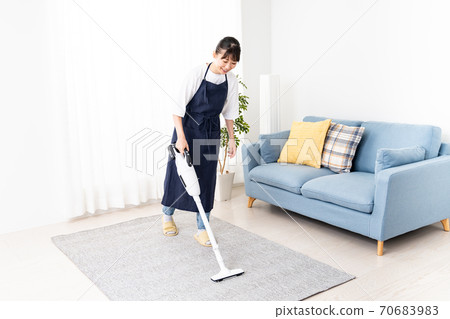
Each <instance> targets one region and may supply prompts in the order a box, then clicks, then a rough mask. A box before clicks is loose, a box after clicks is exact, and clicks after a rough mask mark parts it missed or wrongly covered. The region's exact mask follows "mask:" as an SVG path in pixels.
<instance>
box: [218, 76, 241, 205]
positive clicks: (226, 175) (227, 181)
mask: <svg viewBox="0 0 450 319" xmlns="http://www.w3.org/2000/svg"><path fill="white" fill-rule="evenodd" d="M236 77H237V79H238V81H239V84H240V85H242V87H243V88H245V89H247V86H246V85H245V84H244V82H242V81H241V79H240V78H239V75H236ZM248 99H249V97H248V96H246V95H244V94H242V93H240V92H239V116H238V118H237V119H236V120H235V121H234V123H233V130H234V139H235V142H236V149H237V148H238V147H239V143H240V140H239V137H238V135H239V134H242V133H248V131H249V130H250V126H249V125H248V123H247V122H245V121H244V116H243V113H244V111H247V106H248ZM228 141H229V136H228V130H227V128H226V127H222V128H221V129H220V147H221V148H222V149H223V150H224V151H223V159H222V160H221V159H220V157H219V172H218V174H217V183H216V193H215V199H216V200H218V201H224V200H229V199H230V198H231V188H232V187H233V180H234V172H229V171H228V170H225V164H226V160H227V155H228V154H227V153H228Z"/></svg>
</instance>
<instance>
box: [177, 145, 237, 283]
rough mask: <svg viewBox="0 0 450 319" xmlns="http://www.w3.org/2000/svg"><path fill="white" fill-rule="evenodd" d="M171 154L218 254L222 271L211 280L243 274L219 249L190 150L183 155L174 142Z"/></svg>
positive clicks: (217, 257) (215, 252)
mask: <svg viewBox="0 0 450 319" xmlns="http://www.w3.org/2000/svg"><path fill="white" fill-rule="evenodd" d="M169 154H170V157H171V158H172V159H174V160H175V165H176V167H177V172H178V176H179V177H180V180H181V183H182V184H183V186H184V187H185V188H186V191H187V192H188V194H189V196H192V198H193V199H194V201H195V203H196V204H197V207H198V210H199V212H200V216H201V217H202V220H203V224H204V225H205V228H206V231H207V233H208V236H209V240H210V241H211V245H212V247H213V251H214V254H215V255H216V259H217V262H218V263H219V266H220V271H219V273H218V274H217V275H214V276H212V277H211V280H212V281H214V282H219V281H222V280H224V279H226V278H229V277H233V276H240V275H242V274H243V273H244V271H243V270H242V269H228V268H227V267H225V264H224V263H223V259H222V255H221V254H220V251H219V245H218V244H217V242H216V239H215V238H214V234H213V232H212V229H211V227H210V226H209V222H208V218H207V217H206V214H205V210H204V209H203V205H202V202H201V201H200V184H199V183H198V178H197V174H196V173H195V169H194V166H193V165H192V159H191V156H190V155H189V152H188V151H187V150H186V149H185V150H184V155H183V154H181V153H180V152H179V151H178V150H177V148H176V147H175V145H174V144H170V145H169Z"/></svg>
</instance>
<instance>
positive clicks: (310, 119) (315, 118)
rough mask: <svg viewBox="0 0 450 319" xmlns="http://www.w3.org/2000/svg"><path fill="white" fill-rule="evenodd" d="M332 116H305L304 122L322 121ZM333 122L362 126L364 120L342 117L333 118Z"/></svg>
mask: <svg viewBox="0 0 450 319" xmlns="http://www.w3.org/2000/svg"><path fill="white" fill-rule="evenodd" d="M329 118H330V117H322V116H305V117H304V118H303V122H320V121H325V120H327V119H329ZM331 121H332V122H333V123H337V124H342V125H347V126H358V127H359V126H361V124H362V123H363V122H362V121H352V120H340V119H331Z"/></svg>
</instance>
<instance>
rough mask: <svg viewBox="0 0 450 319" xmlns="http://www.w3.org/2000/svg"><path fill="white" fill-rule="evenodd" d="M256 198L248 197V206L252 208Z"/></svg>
mask: <svg viewBox="0 0 450 319" xmlns="http://www.w3.org/2000/svg"><path fill="white" fill-rule="evenodd" d="M255 199H256V198H253V197H249V198H248V205H247V207H248V208H252V205H253V202H254V201H255Z"/></svg>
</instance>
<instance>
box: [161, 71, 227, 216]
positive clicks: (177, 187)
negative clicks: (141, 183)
mask: <svg viewBox="0 0 450 319" xmlns="http://www.w3.org/2000/svg"><path fill="white" fill-rule="evenodd" d="M210 66H211V63H210V64H209V65H208V68H207V69H206V72H205V75H204V77H203V80H202V83H201V84H200V87H199V88H198V90H197V92H196V93H195V95H194V96H193V97H192V99H191V101H189V103H188V105H187V106H186V115H185V116H184V117H183V119H182V123H183V130H184V135H185V136H186V141H187V143H188V145H189V153H190V155H191V157H192V162H193V163H194V168H195V172H196V173H197V177H198V179H199V183H200V192H201V194H200V199H201V201H202V205H203V208H204V209H205V212H210V211H211V210H212V208H213V206H214V192H215V189H216V174H217V159H218V153H219V147H220V118H219V115H220V113H221V112H222V109H223V106H224V104H225V100H226V99H227V94H228V79H227V75H226V74H225V82H222V83H221V84H214V83H212V82H208V81H206V74H207V73H208V70H209V67H210ZM191 117H192V118H191ZM194 139H208V140H209V142H208V143H205V144H206V145H200V152H195V150H194V145H193V141H194ZM176 141H177V132H176V129H175V128H174V130H173V135H172V141H171V142H172V143H175V142H176ZM197 143H198V142H197ZM210 143H211V144H210ZM199 144H201V143H199ZM205 155H207V156H206V157H207V158H208V159H207V158H206V157H205ZM198 156H199V157H200V159H198V158H197V157H198ZM161 204H162V205H164V206H169V207H174V208H177V209H181V210H187V211H191V212H198V208H197V205H196V204H195V202H194V200H193V199H192V197H191V196H189V194H188V193H187V192H186V189H185V188H184V186H183V185H182V184H181V181H180V178H179V177H178V174H177V168H176V166H175V160H172V159H171V158H170V157H169V160H168V163H167V170H166V178H165V180H164V196H163V198H162V201H161Z"/></svg>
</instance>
